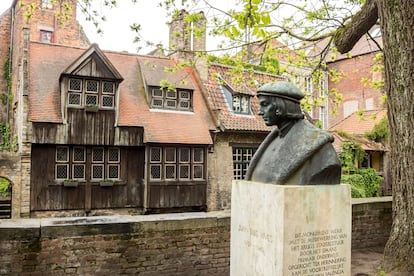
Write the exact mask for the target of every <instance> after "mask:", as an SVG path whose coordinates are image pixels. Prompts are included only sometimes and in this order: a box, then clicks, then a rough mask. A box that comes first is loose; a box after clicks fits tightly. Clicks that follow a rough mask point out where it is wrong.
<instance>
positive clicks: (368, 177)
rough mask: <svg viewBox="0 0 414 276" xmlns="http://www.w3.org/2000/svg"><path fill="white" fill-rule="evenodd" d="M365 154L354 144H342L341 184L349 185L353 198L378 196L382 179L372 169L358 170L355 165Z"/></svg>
mask: <svg viewBox="0 0 414 276" xmlns="http://www.w3.org/2000/svg"><path fill="white" fill-rule="evenodd" d="M366 155H367V154H366V152H365V151H364V150H363V149H362V147H361V146H360V145H359V144H357V143H355V142H345V143H343V144H342V152H341V154H340V158H341V162H342V183H346V184H350V185H351V195H352V197H353V198H361V197H375V196H378V189H379V185H380V183H381V182H382V180H383V178H382V177H381V176H379V175H378V173H377V172H376V171H375V170H374V169H372V168H369V169H359V168H358V166H357V164H358V163H359V162H362V161H363V160H364V158H365V157H366Z"/></svg>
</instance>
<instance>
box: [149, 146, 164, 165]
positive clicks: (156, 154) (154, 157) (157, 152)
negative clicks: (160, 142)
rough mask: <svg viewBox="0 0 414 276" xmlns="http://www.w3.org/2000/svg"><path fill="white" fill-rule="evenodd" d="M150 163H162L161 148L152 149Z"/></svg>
mask: <svg viewBox="0 0 414 276" xmlns="http://www.w3.org/2000/svg"><path fill="white" fill-rule="evenodd" d="M150 161H151V162H157V163H158V162H161V148H158V147H156V148H151V149H150Z"/></svg>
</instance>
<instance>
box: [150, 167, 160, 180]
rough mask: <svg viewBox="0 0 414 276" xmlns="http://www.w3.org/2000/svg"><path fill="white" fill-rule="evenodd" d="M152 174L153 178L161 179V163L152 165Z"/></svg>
mask: <svg viewBox="0 0 414 276" xmlns="http://www.w3.org/2000/svg"><path fill="white" fill-rule="evenodd" d="M150 175H151V179H153V180H160V179H161V165H151V166H150Z"/></svg>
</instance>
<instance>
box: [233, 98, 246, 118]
mask: <svg viewBox="0 0 414 276" xmlns="http://www.w3.org/2000/svg"><path fill="white" fill-rule="evenodd" d="M233 112H234V113H238V114H250V97H249V96H246V95H233Z"/></svg>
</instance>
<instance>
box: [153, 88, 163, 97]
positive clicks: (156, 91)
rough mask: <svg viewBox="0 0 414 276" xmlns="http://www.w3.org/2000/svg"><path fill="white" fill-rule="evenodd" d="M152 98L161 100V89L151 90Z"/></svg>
mask: <svg viewBox="0 0 414 276" xmlns="http://www.w3.org/2000/svg"><path fill="white" fill-rule="evenodd" d="M152 96H153V97H155V98H162V97H163V91H162V90H161V89H155V88H154V89H152Z"/></svg>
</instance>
